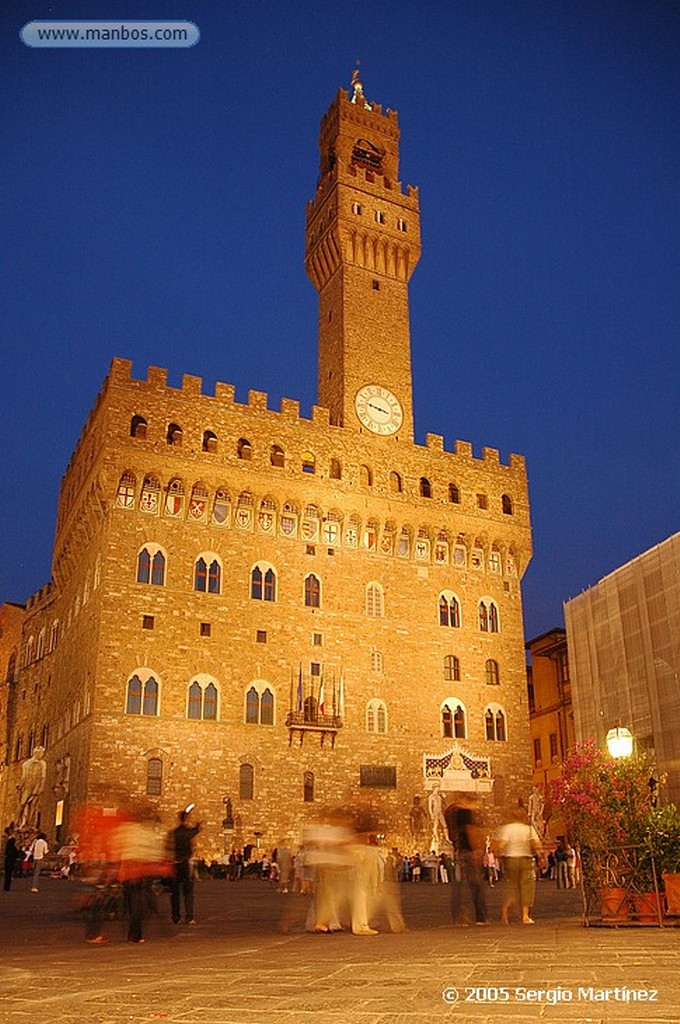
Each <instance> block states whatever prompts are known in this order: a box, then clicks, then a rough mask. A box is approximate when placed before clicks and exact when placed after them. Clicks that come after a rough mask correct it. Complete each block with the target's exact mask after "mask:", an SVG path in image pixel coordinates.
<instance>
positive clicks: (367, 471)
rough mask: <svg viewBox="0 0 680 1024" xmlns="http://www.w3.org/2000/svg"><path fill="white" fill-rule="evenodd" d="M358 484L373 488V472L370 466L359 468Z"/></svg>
mask: <svg viewBox="0 0 680 1024" xmlns="http://www.w3.org/2000/svg"><path fill="white" fill-rule="evenodd" d="M359 483H360V484H361V486H362V487H372V486H373V471H372V469H371V467H370V466H365V465H361V466H359Z"/></svg>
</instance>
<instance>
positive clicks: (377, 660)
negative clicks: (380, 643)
mask: <svg viewBox="0 0 680 1024" xmlns="http://www.w3.org/2000/svg"><path fill="white" fill-rule="evenodd" d="M382 670H383V656H382V654H381V653H380V651H372V652H371V672H376V673H380V672H382Z"/></svg>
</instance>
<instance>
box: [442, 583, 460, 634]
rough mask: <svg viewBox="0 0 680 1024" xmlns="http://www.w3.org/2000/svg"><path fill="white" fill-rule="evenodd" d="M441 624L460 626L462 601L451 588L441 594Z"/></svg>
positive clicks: (455, 627)
mask: <svg viewBox="0 0 680 1024" xmlns="http://www.w3.org/2000/svg"><path fill="white" fill-rule="evenodd" d="M439 625H440V626H452V627H453V628H454V629H457V628H458V627H459V626H460V602H459V600H458V598H457V597H456V595H455V594H452V593H451V591H450V590H443V591H442V592H441V594H440V595H439Z"/></svg>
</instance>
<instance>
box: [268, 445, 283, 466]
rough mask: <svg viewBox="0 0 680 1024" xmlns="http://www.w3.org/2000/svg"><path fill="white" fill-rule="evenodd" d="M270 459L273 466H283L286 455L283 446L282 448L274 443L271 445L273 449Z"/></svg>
mask: <svg viewBox="0 0 680 1024" xmlns="http://www.w3.org/2000/svg"><path fill="white" fill-rule="evenodd" d="M269 461H270V462H271V464H272V466H278V467H279V468H283V466H284V455H283V448H281V446H280V445H278V444H273V445H272V446H271V451H270V453H269Z"/></svg>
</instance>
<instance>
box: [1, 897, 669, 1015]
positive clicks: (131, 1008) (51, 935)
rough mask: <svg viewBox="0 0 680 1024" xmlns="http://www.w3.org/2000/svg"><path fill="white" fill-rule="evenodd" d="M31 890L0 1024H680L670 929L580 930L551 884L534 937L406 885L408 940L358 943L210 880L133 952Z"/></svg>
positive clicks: (571, 906) (302, 903)
mask: <svg viewBox="0 0 680 1024" xmlns="http://www.w3.org/2000/svg"><path fill="white" fill-rule="evenodd" d="M28 884H29V883H28V882H27V881H25V880H24V881H15V882H14V883H13V888H12V891H11V892H9V893H5V892H2V891H0V897H1V899H0V1021H1V1022H2V1024H10V1022H11V1024H75V1022H76V1021H77V1022H78V1024H123V1022H126V1024H128V1022H133V1024H142V1022H147V1024H148V1022H154V1021H165V1022H168V1024H312V1022H314V1024H440V1022H446V1024H448V1022H454V1024H455V1022H456V1021H459V1022H472V1024H482V1022H486V1021H493V1022H494V1024H498V1022H505V1021H507V1022H512V1024H519V1022H522V1021H544V1020H545V1021H568V1022H570V1024H575V1022H586V1021H593V1022H602V1021H615V1022H618V1021H655V1022H670V1021H678V1020H680V973H679V971H678V968H679V967H680V929H663V930H661V929H657V928H642V927H638V928H625V929H624V928H620V929H605V928H583V927H582V925H581V919H580V896H579V893H578V892H575V891H574V892H566V893H565V892H558V891H557V890H556V889H555V887H554V885H553V883H550V882H540V883H539V885H538V895H537V905H536V908H535V913H534V916H535V919H536V924H535V925H533V926H531V927H520V926H519V925H515V926H512V925H511V926H509V927H503V926H502V925H501V924H500V923H499V922H498V909H499V905H500V900H501V895H502V886H498V887H496V888H495V889H494V890H493V891H491V892H490V893H489V897H490V910H491V912H492V914H493V923H491V924H490V925H488V926H487V927H468V928H453V927H451V925H450V923H449V912H448V896H449V890H448V887H447V886H440V885H436V886H432V885H429V884H425V883H421V884H420V885H413V884H410V885H402V886H400V892H401V893H402V895H403V905H404V915H405V917H406V919H407V923H408V925H409V931H407V932H406V933H404V934H396V935H393V934H389V933H381V934H379V935H376V936H366V937H359V936H352V935H348V934H345V933H342V934H337V935H313V934H308V933H305V932H304V931H303V930H302V922H303V917H304V912H305V909H306V907H307V905H308V901H307V900H306V899H305V898H303V897H300V896H294V895H292V894H290V895H280V894H279V893H277V892H275V891H274V890H272V889H271V888H270V887H269V886H268V884H267V883H263V882H257V881H247V882H241V883H237V884H230V883H228V882H224V881H215V882H210V881H207V882H201V883H199V884H198V885H197V887H196V913H197V918H198V924H197V925H196V926H194V927H189V926H186V925H180V926H173V925H171V923H170V921H169V919H168V918H169V914H168V913H167V910H168V907H167V904H166V903H165V901H164V900H163V901H162V904H161V910H162V912H163V913H162V915H159V917H158V918H156V919H154V920H153V921H151V922H150V923H149V926H148V929H147V932H146V934H147V941H146V943H145V944H144V945H139V946H137V945H132V944H129V943H127V942H125V941H124V928H123V923H122V922H121V921H111V922H109V923H108V924H107V932H108V935H109V942H108V943H107V944H106V945H103V946H91V945H87V944H86V943H85V942H84V941H83V938H84V929H83V922H82V919H81V915H80V914H79V913H78V912H77V911H76V910H75V909H74V896H75V890H76V888H77V886H76V885H75V884H74V883H70V882H66V881H57V880H51V879H43V880H42V882H41V891H40V892H39V893H37V894H33V893H30V892H28V891H27V890H28ZM282 916H283V918H284V920H285V926H286V927H287V928H288V931H286V932H284V933H282V932H281V930H280V925H281V921H282ZM454 988H455V989H456V990H457V993H458V998H457V1001H454V1000H455V996H454V994H453V992H452V990H453V989H454ZM539 990H542V993H541V992H539ZM445 991H446V993H447V998H448V999H449V1000H450V1002H448V1003H447V1002H445V1000H444V998H443V993H444V992H445ZM640 992H643V993H644V994H645V995H646V999H645V1001H639V998H640V997H639V993H640ZM634 994H637V995H638V1001H633V995H634Z"/></svg>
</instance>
